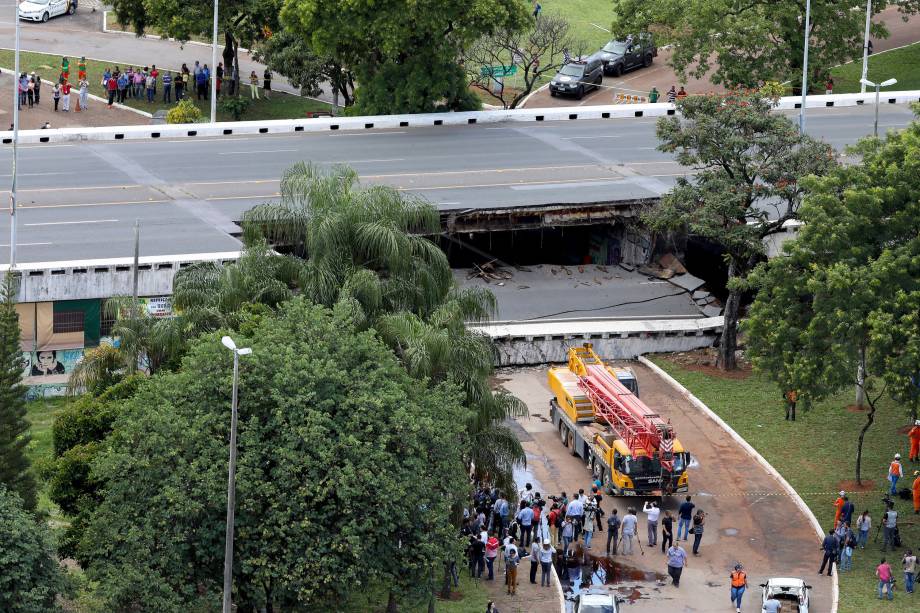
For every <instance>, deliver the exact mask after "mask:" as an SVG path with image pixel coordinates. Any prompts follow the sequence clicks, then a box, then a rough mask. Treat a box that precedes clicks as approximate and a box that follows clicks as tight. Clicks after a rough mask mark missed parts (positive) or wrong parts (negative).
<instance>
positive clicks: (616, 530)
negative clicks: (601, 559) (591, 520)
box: [607, 509, 620, 556]
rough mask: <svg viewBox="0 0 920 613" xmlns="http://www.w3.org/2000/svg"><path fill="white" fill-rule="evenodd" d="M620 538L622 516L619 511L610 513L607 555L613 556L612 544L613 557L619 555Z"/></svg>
mask: <svg viewBox="0 0 920 613" xmlns="http://www.w3.org/2000/svg"><path fill="white" fill-rule="evenodd" d="M618 538H620V516H619V514H618V513H617V510H616V509H614V510H613V511H611V512H610V516H609V517H608V518H607V555H608V556H609V555H610V554H611V549H610V543H613V550H612V552H613V555H616V554H617V539H618Z"/></svg>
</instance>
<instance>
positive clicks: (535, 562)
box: [530, 539, 541, 585]
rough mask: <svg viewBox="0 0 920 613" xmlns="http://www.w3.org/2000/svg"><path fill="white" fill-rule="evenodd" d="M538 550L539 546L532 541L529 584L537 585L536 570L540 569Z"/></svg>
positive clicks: (535, 541)
mask: <svg viewBox="0 0 920 613" xmlns="http://www.w3.org/2000/svg"><path fill="white" fill-rule="evenodd" d="M540 548H541V545H540V543H539V542H538V541H537V539H534V540H533V542H532V543H531V544H530V583H531V584H532V585H536V584H537V569H538V568H540Z"/></svg>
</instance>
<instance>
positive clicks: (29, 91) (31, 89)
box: [26, 77, 35, 108]
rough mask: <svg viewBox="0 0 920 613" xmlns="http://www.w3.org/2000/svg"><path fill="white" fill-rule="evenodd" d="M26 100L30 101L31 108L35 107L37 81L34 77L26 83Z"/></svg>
mask: <svg viewBox="0 0 920 613" xmlns="http://www.w3.org/2000/svg"><path fill="white" fill-rule="evenodd" d="M26 100H28V101H29V108H32V107H33V106H35V79H34V78H32V77H29V79H28V82H27V83H26Z"/></svg>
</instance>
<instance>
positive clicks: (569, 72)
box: [549, 57, 604, 100]
mask: <svg viewBox="0 0 920 613" xmlns="http://www.w3.org/2000/svg"><path fill="white" fill-rule="evenodd" d="M603 80H604V64H603V62H601V60H599V59H597V58H594V57H590V58H588V59H586V60H575V61H571V62H569V63H568V64H564V65H563V66H562V68H561V69H560V70H559V72H557V73H556V76H555V77H553V80H552V81H550V82H549V94H550V95H551V96H555V95H557V94H571V95H574V96H575V97H576V98H578V99H579V100H581V99H582V97H584V95H585V92H586V91H588V90H589V89H595V88H597V87H599V86H600V84H601V82H602V81H603Z"/></svg>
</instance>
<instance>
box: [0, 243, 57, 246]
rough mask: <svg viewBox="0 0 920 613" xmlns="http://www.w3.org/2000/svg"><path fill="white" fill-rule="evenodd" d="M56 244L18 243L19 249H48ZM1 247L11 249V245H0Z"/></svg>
mask: <svg viewBox="0 0 920 613" xmlns="http://www.w3.org/2000/svg"><path fill="white" fill-rule="evenodd" d="M53 244H54V243H16V246H17V247H47V246H48V245H53ZM0 247H9V245H0Z"/></svg>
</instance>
